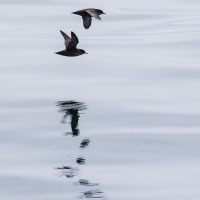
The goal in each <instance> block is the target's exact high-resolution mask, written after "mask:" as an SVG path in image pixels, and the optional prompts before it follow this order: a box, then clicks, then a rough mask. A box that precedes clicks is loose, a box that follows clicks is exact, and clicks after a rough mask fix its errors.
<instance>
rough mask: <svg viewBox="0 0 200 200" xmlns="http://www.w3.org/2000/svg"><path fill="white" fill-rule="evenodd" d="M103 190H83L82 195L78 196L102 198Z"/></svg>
mask: <svg viewBox="0 0 200 200" xmlns="http://www.w3.org/2000/svg"><path fill="white" fill-rule="evenodd" d="M102 194H103V192H102V191H101V190H99V189H97V190H89V191H86V192H83V195H81V196H80V198H88V199H89V198H103V195H102Z"/></svg>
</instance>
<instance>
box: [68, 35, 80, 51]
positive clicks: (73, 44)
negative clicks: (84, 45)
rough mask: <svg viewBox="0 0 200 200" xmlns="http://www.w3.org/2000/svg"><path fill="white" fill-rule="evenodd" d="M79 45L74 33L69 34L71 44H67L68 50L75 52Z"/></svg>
mask: <svg viewBox="0 0 200 200" xmlns="http://www.w3.org/2000/svg"><path fill="white" fill-rule="evenodd" d="M78 43H79V40H78V37H77V36H76V34H75V33H74V32H71V42H70V43H69V46H68V50H69V51H70V50H71V51H73V50H76V46H77V44H78Z"/></svg>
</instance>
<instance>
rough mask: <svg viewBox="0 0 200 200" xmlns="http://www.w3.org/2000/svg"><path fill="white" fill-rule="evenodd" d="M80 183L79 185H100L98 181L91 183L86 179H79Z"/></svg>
mask: <svg viewBox="0 0 200 200" xmlns="http://www.w3.org/2000/svg"><path fill="white" fill-rule="evenodd" d="M78 184H79V185H84V186H96V185H99V184H98V183H90V182H89V181H88V180H86V179H80V180H79V181H78Z"/></svg>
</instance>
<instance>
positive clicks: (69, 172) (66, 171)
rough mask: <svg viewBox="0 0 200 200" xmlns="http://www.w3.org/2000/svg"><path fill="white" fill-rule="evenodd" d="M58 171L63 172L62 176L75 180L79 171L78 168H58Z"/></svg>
mask: <svg viewBox="0 0 200 200" xmlns="http://www.w3.org/2000/svg"><path fill="white" fill-rule="evenodd" d="M56 169H59V170H62V174H61V176H65V177H66V178H73V177H74V176H76V175H78V171H79V170H78V168H76V167H71V166H63V167H57V168H56Z"/></svg>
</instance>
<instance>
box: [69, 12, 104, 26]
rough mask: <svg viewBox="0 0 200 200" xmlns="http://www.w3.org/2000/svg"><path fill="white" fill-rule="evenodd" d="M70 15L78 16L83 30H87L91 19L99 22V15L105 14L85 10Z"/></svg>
mask: <svg viewBox="0 0 200 200" xmlns="http://www.w3.org/2000/svg"><path fill="white" fill-rule="evenodd" d="M72 14H76V15H80V16H82V18H83V26H84V27H85V29H88V28H89V27H90V25H91V22H92V17H94V18H96V19H99V20H101V18H100V16H99V15H102V14H106V13H104V12H103V11H102V10H99V9H95V8H87V9H83V10H78V11H76V12H73V13H72Z"/></svg>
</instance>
